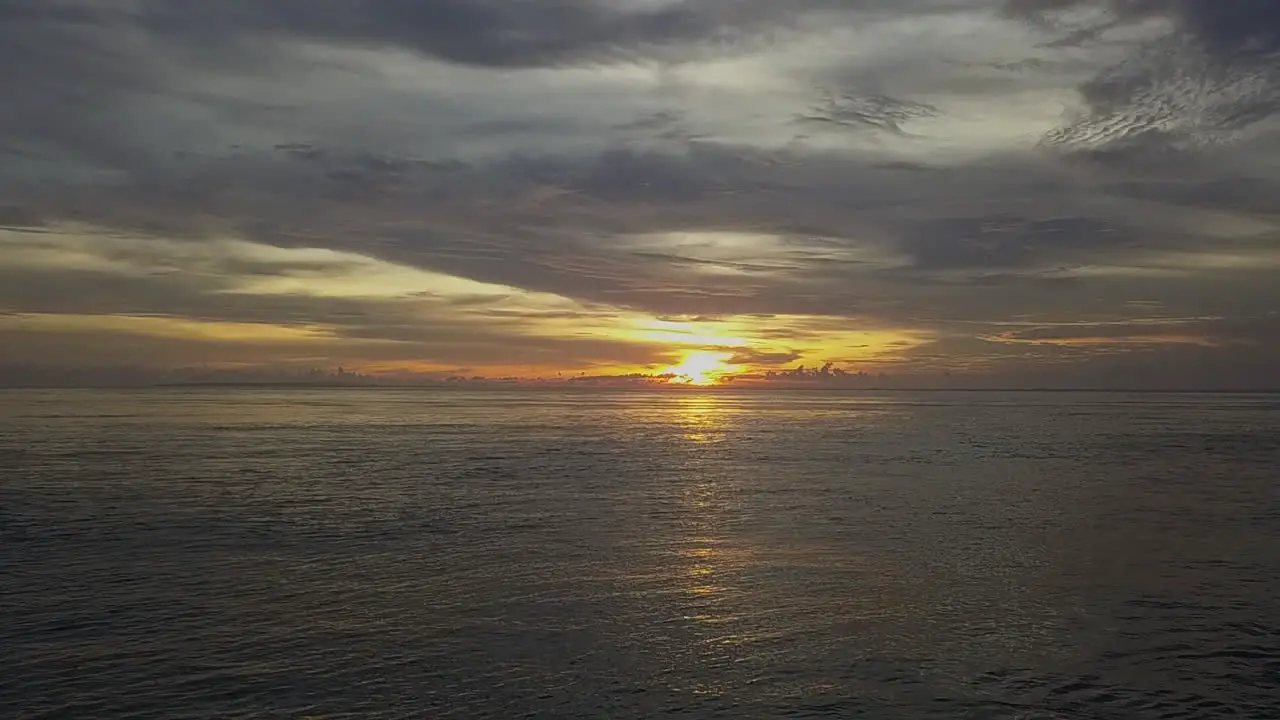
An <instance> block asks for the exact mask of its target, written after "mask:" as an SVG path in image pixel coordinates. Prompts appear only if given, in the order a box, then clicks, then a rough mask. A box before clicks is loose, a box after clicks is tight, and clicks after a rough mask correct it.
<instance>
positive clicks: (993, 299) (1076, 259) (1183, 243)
mask: <svg viewBox="0 0 1280 720" xmlns="http://www.w3.org/2000/svg"><path fill="white" fill-rule="evenodd" d="M908 5H909V7H908ZM1273 8H1274V4H1272V3H1260V2H1246V1H1243V0H1242V1H1241V2H1238V3H1236V4H1233V3H1206V2H1192V1H1191V0H1168V1H1166V2H1159V1H1155V0H1148V1H1145V2H1120V1H1119V0H1116V1H1114V2H1106V1H1103V0H1095V1H1093V2H1089V1H1086V0H1058V1H1056V2H1049V1H1047V0H1044V1H1040V2H1029V1H1020V2H1019V1H1011V2H1008V3H1005V4H1003V5H1002V6H1001V5H998V4H993V3H989V2H980V1H979V0H973V1H972V2H968V1H965V0H936V1H930V2H921V3H910V4H907V3H901V2H889V1H888V0H868V1H864V2H855V3H849V2H837V1H836V0H803V1H802V2H796V3H786V4H778V3H775V2H764V1H763V0H758V1H757V0H709V1H705V2H692V1H678V0H666V1H659V0H628V1H625V2H610V3H605V2H596V1H589V0H555V1H553V2H545V3H543V2H539V3H512V2H501V3H499V2H487V1H484V0H465V1H464V0H449V1H447V2H432V3H422V2H405V1H403V0H376V1H374V0H371V1H369V2H364V3H346V2H328V1H323V2H306V3H303V2H301V1H300V0H298V1H295V0H284V1H282V2H276V3H250V2H247V1H245V0H229V1H228V2H223V3H205V4H199V3H171V2H153V1H150V0H136V1H135V2H130V3H113V4H106V3H97V2H89V1H88V0H58V1H52V0H50V1H48V2H31V1H20V0H0V82H3V83H4V84H5V87H6V88H10V95H9V102H7V103H6V104H5V108H4V109H3V110H0V156H2V157H3V162H0V183H3V184H4V186H5V188H6V197H5V199H4V203H5V205H4V206H3V207H0V235H2V237H0V242H2V243H3V245H2V246H0V251H2V254H0V312H6V313H9V317H21V318H23V320H22V323H20V325H21V326H20V327H19V324H14V323H16V322H17V321H10V322H11V325H10V326H8V327H7V328H6V329H3V330H0V333H3V334H4V335H5V337H6V338H8V339H12V340H13V342H12V343H9V344H8V348H9V350H8V351H7V352H9V359H10V360H11V361H12V362H33V363H37V364H39V363H41V362H50V363H51V362H54V361H55V360H57V361H58V362H62V361H64V360H66V359H68V358H77V357H82V356H84V355H86V354H87V353H86V352H85V350H86V349H91V348H95V347H99V346H101V347H104V348H107V347H111V348H115V350H113V351H112V352H115V353H117V354H118V357H119V359H120V360H121V362H126V361H127V362H129V363H141V362H144V361H146V362H153V363H160V364H164V363H187V362H195V361H196V359H197V358H199V357H202V356H207V357H210V358H217V359H218V361H219V362H227V363H230V362H237V361H239V362H254V363H263V364H270V363H281V364H291V363H316V362H318V361H317V358H320V359H324V358H329V359H330V360H333V361H335V362H336V361H339V360H340V361H342V362H344V363H347V364H348V365H351V364H359V363H365V364H368V365H369V366H377V367H383V368H389V369H391V368H411V367H418V368H422V369H424V371H426V370H431V371H433V372H434V371H435V370H437V369H442V368H448V367H455V368H456V367H468V368H472V369H479V370H480V371H481V372H488V371H487V370H483V368H485V367H488V368H490V369H492V370H494V371H495V372H500V373H501V372H507V371H508V370H510V371H512V372H514V370H512V369H511V368H510V367H508V366H509V365H511V364H512V359H513V358H515V357H518V358H519V359H520V360H519V363H516V364H519V365H521V366H522V367H524V366H528V367H532V368H534V370H530V369H528V367H526V368H525V369H522V370H520V372H533V371H536V372H559V371H562V370H567V371H571V372H573V371H589V372H590V373H592V374H610V373H613V372H617V373H623V374H627V373H629V372H631V371H636V372H639V371H641V370H643V369H644V368H646V367H648V366H650V365H659V364H662V363H667V364H670V361H671V360H673V359H677V358H676V355H678V353H679V352H681V351H683V349H684V348H687V347H732V348H734V351H733V352H735V353H736V354H737V356H738V357H739V359H740V360H742V361H743V362H742V364H749V365H752V366H753V367H759V368H764V367H768V366H772V365H778V364H789V363H792V362H805V363H807V364H809V365H810V366H820V365H821V364H822V363H823V362H826V361H838V362H841V363H844V364H847V365H849V366H866V367H875V368H879V369H887V368H894V369H895V370H894V371H895V372H905V373H917V374H922V375H928V374H930V373H935V374H936V373H937V372H941V371H943V370H944V369H945V370H947V371H953V372H955V371H963V372H973V373H978V372H986V370H984V368H985V369H990V368H996V367H998V368H1000V373H1001V374H1000V377H1001V378H1015V379H1016V378H1025V379H1027V381H1030V380H1032V379H1035V380H1036V381H1037V382H1042V381H1043V377H1041V374H1042V371H1043V369H1044V367H1048V366H1052V367H1053V368H1054V372H1058V373H1061V374H1063V376H1066V375H1071V376H1072V377H1073V378H1074V381H1076V382H1084V381H1085V380H1087V379H1088V376H1087V375H1080V374H1078V373H1077V372H1076V370H1074V369H1073V370H1071V372H1070V373H1068V371H1067V369H1066V367H1067V366H1070V367H1071V368H1086V367H1103V365H1099V364H1098V363H1101V362H1102V360H1103V359H1104V358H1113V357H1115V356H1117V355H1120V354H1124V353H1129V354H1130V355H1129V356H1130V357H1132V358H1139V357H1156V356H1159V355H1160V353H1167V355H1165V356H1164V357H1168V358H1170V359H1171V361H1173V360H1177V361H1179V362H1183V361H1185V362H1194V363H1200V364H1201V365H1204V366H1205V367H1207V366H1209V365H1213V366H1214V367H1218V366H1222V367H1226V366H1229V365H1230V358H1232V357H1243V355H1244V354H1245V353H1246V352H1257V353H1262V354H1265V353H1266V352H1270V350H1269V349H1270V348H1273V347H1275V346H1276V345H1277V344H1280V337H1277V336H1276V334H1275V332H1274V330H1275V328H1274V325H1273V324H1268V323H1266V322H1260V321H1258V318H1263V317H1266V313H1267V312H1269V311H1270V310H1271V309H1273V308H1274V307H1276V305H1277V303H1280V290H1277V288H1276V284H1275V283H1274V282H1273V273H1274V270H1275V268H1276V265H1277V253H1278V252H1280V250H1278V247H1280V246H1278V245H1277V243H1278V238H1280V217H1278V216H1277V215H1276V213H1275V211H1274V208H1273V207H1272V205H1273V203H1272V198H1274V197H1275V196H1276V191H1277V190H1280V187H1278V185H1280V163H1278V162H1277V161H1275V160H1274V158H1276V157H1280V155H1277V154H1276V153H1275V150H1276V149H1278V148H1280V143H1278V142H1277V140H1280V128H1278V127H1277V126H1276V124H1275V121H1274V118H1275V111H1276V109H1277V104H1276V103H1277V98H1280V93H1277V85H1276V80H1277V77H1276V71H1275V67H1277V65H1276V63H1275V62H1274V60H1275V55H1274V53H1275V52H1276V51H1277V50H1278V49H1280V43H1278V42H1277V38H1276V34H1275V32H1273V30H1270V29H1268V28H1272V29H1274V28H1275V27H1276V22H1275V16H1274V12H1275V10H1274V9H1273ZM998 11H999V12H998ZM1064 38H1066V40H1067V41H1066V42H1063V40H1064ZM798 118H800V119H801V121H799V122H797V119H798ZM1152 308H1155V309H1157V310H1159V313H1158V314H1159V315H1161V316H1167V317H1175V318H1215V319H1214V320H1212V321H1207V320H1206V321H1204V322H1202V323H1199V324H1195V325H1189V326H1186V327H1177V328H1171V327H1160V326H1152V327H1147V328H1145V329H1140V328H1138V327H1136V326H1132V325H1129V324H1127V323H1133V322H1136V321H1141V320H1144V319H1150V318H1151V317H1152V316H1153V314H1157V313H1153V310H1152ZM68 318H75V320H74V322H73V321H71V320H68ZM95 318H96V320H95ZM139 318H161V319H160V320H139ZM662 318H669V319H670V318H684V319H683V320H669V321H668V320H663V319H662ZM94 322H96V323H98V329H97V330H93V329H92V328H90V327H89V326H90V325H92V324H93V323H94ZM664 322H666V323H667V324H666V325H662V324H661V323H664ZM147 323H151V324H150V325H148V324H147ZM156 323H161V324H156ZM163 323H176V324H172V325H164V324H163ZM184 323H186V324H184ZM217 323H223V324H230V325H225V326H224V325H216V324H217ZM654 323H658V324H657V325H655V324H654ZM1008 323H1026V324H1025V325H1017V326H1012V325H1009V324H1008ZM1071 323H1089V324H1090V325H1089V327H1088V328H1087V329H1085V330H1079V331H1076V330H1070V331H1068V330H1064V329H1063V328H1075V327H1077V326H1076V325H1072V324H1071ZM246 324H247V325H255V326H261V328H265V330H266V332H267V333H268V334H271V333H275V335H274V336H272V338H262V337H257V336H255V337H252V338H250V337H247V336H241V337H238V338H234V337H233V338H228V337H227V336H220V337H217V338H211V337H209V336H208V334H207V333H206V334H205V335H203V336H202V335H200V332H201V331H200V330H199V328H201V327H204V328H205V329H206V330H207V329H208V328H213V327H242V326H243V325H246ZM144 326H145V327H148V328H152V329H154V328H160V327H164V328H170V329H172V328H183V329H184V332H186V335H184V336H183V337H175V335H174V333H172V332H169V333H167V334H164V333H160V334H157V333H155V332H150V333H147V332H142V331H141V330H140V329H141V328H143V327H144ZM108 328H110V331H108V330H107V329H108ZM130 328H132V329H130ZM298 328H308V329H309V330H308V332H313V333H318V334H319V335H318V336H315V337H309V339H308V340H307V341H306V343H302V342H301V341H299V340H298V339H297V338H292V339H290V338H288V337H287V336H288V333H289V332H292V330H291V329H298ZM1115 328H1124V329H1123V330H1117V329H1115ZM188 331H189V332H188ZM246 332H247V331H246ZM113 333H115V334H117V335H129V336H131V337H132V336H136V337H141V338H144V339H142V340H139V341H138V343H139V345H138V347H139V348H141V347H142V346H143V345H145V346H146V347H148V348H149V350H147V351H146V352H143V351H142V350H141V349H137V350H133V349H130V347H129V346H128V343H127V342H126V341H120V340H116V339H112V338H113V335H112V334H113ZM179 334H181V333H179ZM1143 338H1145V339H1143ZM1177 338H1182V339H1185V340H1186V342H1178V341H1176V339H1177ZM307 343H310V344H307ZM304 344H307V346H306V347H302V345H304ZM317 345H318V347H317ZM1175 346H1176V347H1175ZM1189 346H1194V348H1195V350H1196V352H1200V353H1207V354H1208V355H1207V356H1200V355H1195V356H1194V358H1193V355H1192V354H1190V351H1189V349H1188V347H1189ZM69 348H78V349H79V350H78V351H76V352H70V351H69ZM512 348H514V349H516V350H512ZM1246 348H1252V350H1247V349H1246ZM1208 356H1212V357H1213V358H1215V359H1214V360H1213V361H1212V362H1211V363H1210V362H1209V361H1207V360H1205V359H1204V357H1208ZM1108 362H1110V360H1108ZM1134 362H1137V360H1134ZM1153 362H1155V361H1154V360H1153ZM1242 362H1244V361H1243V360H1242ZM1043 363H1048V365H1043ZM1206 363H1208V364H1206ZM1246 364H1247V363H1246ZM1197 366H1199V365H1197ZM1250 367H1252V365H1250ZM1194 374H1195V373H1194V372H1191V371H1188V374H1187V377H1192V376H1194ZM1259 377H1260V379H1265V378H1262V377H1261V376H1259Z"/></svg>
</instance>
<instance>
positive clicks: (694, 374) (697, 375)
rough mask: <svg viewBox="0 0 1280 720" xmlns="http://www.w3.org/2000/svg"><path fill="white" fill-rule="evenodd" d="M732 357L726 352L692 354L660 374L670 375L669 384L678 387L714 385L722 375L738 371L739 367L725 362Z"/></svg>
mask: <svg viewBox="0 0 1280 720" xmlns="http://www.w3.org/2000/svg"><path fill="white" fill-rule="evenodd" d="M730 357H732V354H731V353H726V352H701V351H700V352H691V353H689V354H687V355H685V356H684V360H682V361H680V364H679V365H672V366H671V367H669V368H667V369H665V370H662V371H660V372H659V373H658V374H659V375H670V376H671V380H670V381H669V382H671V383H674V384H677V385H714V384H715V383H716V381H718V380H719V379H720V377H721V376H722V375H726V374H728V373H731V372H734V371H735V370H737V366H735V365H729V364H728V363H726V362H725V360H728V359H729V358H730Z"/></svg>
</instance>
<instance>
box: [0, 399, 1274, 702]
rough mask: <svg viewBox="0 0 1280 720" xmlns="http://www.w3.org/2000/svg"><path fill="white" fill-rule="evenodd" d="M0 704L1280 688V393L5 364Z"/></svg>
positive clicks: (994, 695) (879, 697)
mask: <svg viewBox="0 0 1280 720" xmlns="http://www.w3.org/2000/svg"><path fill="white" fill-rule="evenodd" d="M0 543H2V544H0V592H2V593H3V594H0V717H3V718H35V717H49V718H106V719H110V718H267V717H282V718H294V717H297V718H300V717H307V716H311V717H320V718H423V717H425V718H477V717H501V718H515V717H545V718H647V717H684V718H772V717H780V718H781V717H791V718H799V717H815V718H816V717H832V718H841V717H857V716H863V717H869V718H927V717H938V718H1024V719H1031V718H1125V719H1128V718H1216V717H1249V718H1274V717H1280V396H1271V397H1268V396H1227V395H1201V396H1197V395H1134V396H1121V395H1102V394H1089V395H1069V394H971V393H954V394H947V393H943V394H896V395H871V394H864V395H848V396H838V397H831V396H823V395H816V394H804V393H793V394H752V395H746V394H739V395H734V394H727V393H711V394H692V393H657V394H607V393H572V394H560V393H554V392H527V393H505V392H502V393H499V392H486V393H481V394H471V393H465V392H457V391H455V392H422V391H378V390H374V391H368V390H291V391H280V392H275V391H253V390H233V391H228V390H182V391H168V390H165V391H159V390H154V391H138V392H114V393H98V392H88V391H77V392H55V391H41V392H34V391H22V392H5V393H0Z"/></svg>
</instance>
